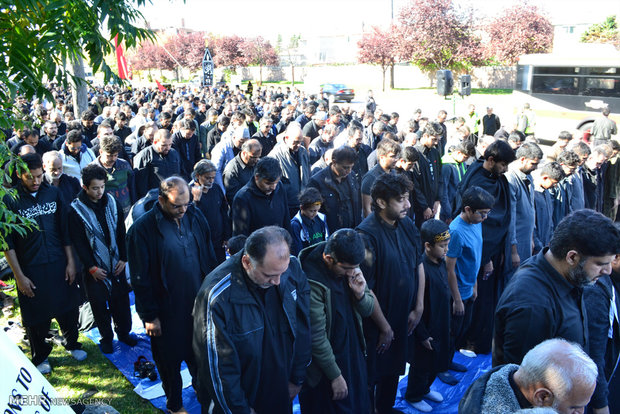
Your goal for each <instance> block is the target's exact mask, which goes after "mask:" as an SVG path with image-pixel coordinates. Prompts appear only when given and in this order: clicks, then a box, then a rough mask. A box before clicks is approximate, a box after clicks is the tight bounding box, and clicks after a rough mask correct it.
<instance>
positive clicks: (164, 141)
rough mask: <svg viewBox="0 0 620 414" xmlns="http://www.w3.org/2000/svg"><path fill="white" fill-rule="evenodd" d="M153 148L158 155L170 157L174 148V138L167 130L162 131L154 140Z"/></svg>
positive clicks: (159, 131)
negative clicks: (169, 154)
mask: <svg viewBox="0 0 620 414" xmlns="http://www.w3.org/2000/svg"><path fill="white" fill-rule="evenodd" d="M153 148H154V149H155V151H156V152H157V153H158V154H161V155H163V156H166V155H168V153H169V152H170V149H171V148H172V136H171V135H170V131H168V130H167V129H164V128H162V129H160V130H158V131H157V133H156V134H155V137H154V138H153Z"/></svg>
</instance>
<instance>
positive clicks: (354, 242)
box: [323, 229, 366, 277]
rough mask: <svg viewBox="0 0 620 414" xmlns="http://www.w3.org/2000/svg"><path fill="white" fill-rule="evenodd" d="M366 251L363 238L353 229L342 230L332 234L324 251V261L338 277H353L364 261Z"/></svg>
mask: <svg viewBox="0 0 620 414" xmlns="http://www.w3.org/2000/svg"><path fill="white" fill-rule="evenodd" d="M365 255H366V250H365V247H364V241H363V240H362V237H361V236H360V235H359V233H358V232H356V231H355V230H353V229H340V230H338V231H336V232H335V233H334V234H332V235H331V236H330V237H329V239H328V240H327V243H325V250H323V260H324V261H325V264H326V265H327V268H328V269H329V271H330V272H331V273H332V274H333V275H334V276H337V277H340V276H347V277H351V276H353V274H354V272H355V270H356V269H357V268H358V267H359V265H360V263H362V261H363V260H364V257H365Z"/></svg>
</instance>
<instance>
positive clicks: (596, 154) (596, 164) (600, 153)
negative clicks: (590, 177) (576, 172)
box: [585, 144, 607, 171]
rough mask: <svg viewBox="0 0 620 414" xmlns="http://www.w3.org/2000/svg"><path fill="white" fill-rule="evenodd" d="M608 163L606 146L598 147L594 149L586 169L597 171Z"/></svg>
mask: <svg viewBox="0 0 620 414" xmlns="http://www.w3.org/2000/svg"><path fill="white" fill-rule="evenodd" d="M606 161H607V148H606V146H605V144H603V145H598V146H596V147H594V148H593V149H592V153H591V154H590V156H589V157H588V159H587V160H586V163H585V165H586V168H587V169H589V170H590V171H594V170H597V169H599V168H601V166H602V165H603V164H604V163H605V162H606Z"/></svg>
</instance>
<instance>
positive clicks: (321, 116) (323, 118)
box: [312, 111, 327, 128]
mask: <svg viewBox="0 0 620 414" xmlns="http://www.w3.org/2000/svg"><path fill="white" fill-rule="evenodd" d="M312 120H313V121H314V123H315V124H316V126H318V127H319V128H323V127H324V126H325V123H326V122H327V113H326V112H324V111H318V112H316V113H315V114H314V115H312Z"/></svg>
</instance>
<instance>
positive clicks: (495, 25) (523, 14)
mask: <svg viewBox="0 0 620 414" xmlns="http://www.w3.org/2000/svg"><path fill="white" fill-rule="evenodd" d="M486 31H487V33H488V35H489V39H490V41H489V42H488V43H487V45H486V47H485V56H486V57H487V58H488V59H490V60H495V61H497V62H500V63H504V64H508V65H514V64H515V63H516V62H517V60H518V58H519V56H521V55H525V54H528V53H545V52H549V51H550V50H551V47H552V45H553V25H552V24H551V21H550V20H549V18H548V17H547V16H546V15H545V14H544V13H543V12H541V10H540V9H538V7H536V6H534V5H531V4H528V3H527V1H524V2H521V3H519V4H516V5H514V6H512V7H510V8H507V9H504V11H503V12H502V13H501V14H500V15H499V16H497V17H495V18H494V19H493V20H492V21H491V23H490V24H488V25H487V27H486Z"/></svg>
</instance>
